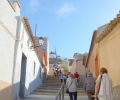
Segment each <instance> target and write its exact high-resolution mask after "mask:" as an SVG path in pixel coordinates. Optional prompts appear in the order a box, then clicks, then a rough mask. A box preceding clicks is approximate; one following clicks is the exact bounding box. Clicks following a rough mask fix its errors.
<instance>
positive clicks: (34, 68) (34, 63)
mask: <svg viewBox="0 0 120 100" xmlns="http://www.w3.org/2000/svg"><path fill="white" fill-rule="evenodd" d="M33 67H34V69H33V76H35V67H36V63H35V62H34V66H33Z"/></svg>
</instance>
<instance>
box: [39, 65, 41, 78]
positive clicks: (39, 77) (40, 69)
mask: <svg viewBox="0 0 120 100" xmlns="http://www.w3.org/2000/svg"><path fill="white" fill-rule="evenodd" d="M39 78H40V79H41V67H40V76H39Z"/></svg>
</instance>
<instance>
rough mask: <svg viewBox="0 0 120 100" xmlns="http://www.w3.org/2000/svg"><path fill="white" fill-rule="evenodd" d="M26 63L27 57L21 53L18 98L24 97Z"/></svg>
mask: <svg viewBox="0 0 120 100" xmlns="http://www.w3.org/2000/svg"><path fill="white" fill-rule="evenodd" d="M26 63H27V57H26V56H25V55H24V54H23V53H22V61H21V76H20V90H19V96H20V98H24V93H25V79H26Z"/></svg>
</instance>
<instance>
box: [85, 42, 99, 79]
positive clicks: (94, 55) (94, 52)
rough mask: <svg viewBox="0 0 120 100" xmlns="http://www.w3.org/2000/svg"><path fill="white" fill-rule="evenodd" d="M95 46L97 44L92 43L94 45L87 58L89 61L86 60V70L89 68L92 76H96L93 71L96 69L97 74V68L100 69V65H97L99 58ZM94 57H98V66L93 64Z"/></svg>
mask: <svg viewBox="0 0 120 100" xmlns="http://www.w3.org/2000/svg"><path fill="white" fill-rule="evenodd" d="M97 47H98V44H97V43H96V44H95V45H94V47H93V50H92V52H91V55H90V58H89V62H88V67H87V68H86V72H88V71H89V70H90V72H92V73H93V76H94V77H95V78H97V75H96V72H95V71H97V74H99V73H98V72H99V69H100V66H99V64H100V59H99V52H98V49H97ZM96 57H98V58H97V59H98V66H96V65H95V59H96ZM96 67H98V68H96Z"/></svg>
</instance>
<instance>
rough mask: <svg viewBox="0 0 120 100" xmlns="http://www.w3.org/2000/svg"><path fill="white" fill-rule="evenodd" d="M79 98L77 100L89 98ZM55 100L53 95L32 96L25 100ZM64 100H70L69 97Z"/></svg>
mask: <svg viewBox="0 0 120 100" xmlns="http://www.w3.org/2000/svg"><path fill="white" fill-rule="evenodd" d="M77 98H78V99H77V100H88V98H87V96H78V97H77ZM54 99H55V96H51V95H35V94H31V95H29V96H26V97H25V99H24V100H54ZM58 100H59V99H58ZM64 100H70V99H69V96H65V97H64Z"/></svg>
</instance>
